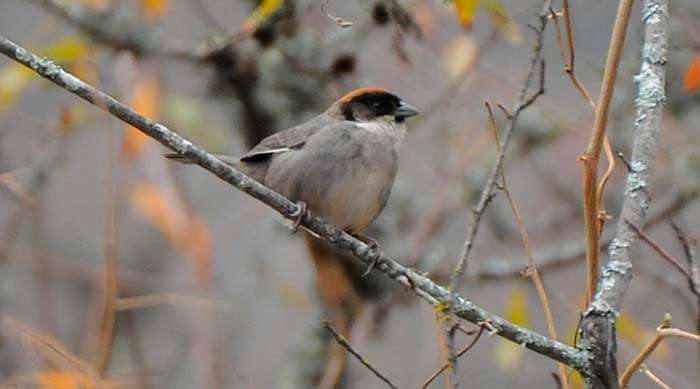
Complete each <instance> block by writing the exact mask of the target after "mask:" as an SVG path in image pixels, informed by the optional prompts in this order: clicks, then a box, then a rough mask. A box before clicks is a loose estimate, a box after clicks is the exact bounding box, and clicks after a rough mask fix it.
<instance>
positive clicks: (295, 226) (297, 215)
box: [289, 201, 309, 234]
mask: <svg viewBox="0 0 700 389" xmlns="http://www.w3.org/2000/svg"><path fill="white" fill-rule="evenodd" d="M296 204H297V207H298V208H297V210H296V211H295V212H294V213H292V214H290V215H289V219H290V220H291V221H292V227H291V228H292V234H294V233H296V232H297V231H299V227H300V226H301V222H302V221H303V220H304V216H306V213H307V212H308V210H309V208H308V206H307V205H306V203H305V202H303V201H297V202H296Z"/></svg>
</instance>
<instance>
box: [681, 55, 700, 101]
mask: <svg viewBox="0 0 700 389" xmlns="http://www.w3.org/2000/svg"><path fill="white" fill-rule="evenodd" d="M683 89H685V91H686V92H688V93H695V92H697V91H698V90H700V55H695V56H693V59H691V60H690V64H689V65H688V69H687V70H686V71H685V75H684V76H683Z"/></svg>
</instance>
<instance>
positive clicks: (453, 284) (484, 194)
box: [450, 0, 550, 290]
mask: <svg viewBox="0 0 700 389" xmlns="http://www.w3.org/2000/svg"><path fill="white" fill-rule="evenodd" d="M549 8H550V1H549V0H544V1H543V2H542V9H541V11H540V14H539V27H538V28H536V29H535V42H534V44H533V46H532V56H531V58H530V66H529V69H528V72H527V75H526V76H525V80H524V82H523V85H522V88H521V89H520V93H519V94H518V98H517V100H516V102H515V104H514V106H513V110H512V114H509V115H508V116H509V118H508V120H509V121H508V126H507V127H506V130H505V132H504V134H503V140H502V143H501V145H500V152H499V153H498V156H497V158H496V162H495V163H494V165H493V167H492V168H491V172H490V173H489V176H488V179H487V180H486V184H485V185H484V188H483V189H482V191H481V195H480V196H479V202H478V203H477V205H476V207H475V208H474V210H473V211H472V213H473V220H472V223H471V225H470V226H469V229H468V231H467V238H466V240H465V241H464V245H463V246H462V250H461V252H460V255H459V260H458V262H457V264H456V265H455V267H454V269H453V271H452V276H451V280H450V290H456V289H458V288H459V285H460V283H461V282H462V279H463V278H464V273H465V271H466V268H467V263H468V260H469V254H470V253H471V251H472V248H473V246H474V239H475V238H476V235H477V233H478V232H479V224H480V223H481V219H482V217H483V215H484V212H485V211H486V207H487V206H488V205H489V204H490V203H491V200H492V199H493V196H494V195H495V190H496V182H497V180H498V174H499V171H500V168H501V164H502V163H503V160H504V159H505V153H506V150H507V149H508V145H509V144H510V139H511V137H512V134H513V130H514V129H515V126H516V124H517V122H518V116H519V115H520V113H521V112H522V111H523V110H524V109H525V108H527V107H528V106H529V105H530V104H532V103H533V102H534V101H535V100H536V99H537V97H539V96H540V95H542V94H544V62H543V61H541V59H540V58H541V54H542V39H543V38H544V31H545V28H546V27H547V21H548V10H549ZM538 64H539V67H540V70H541V71H542V74H540V77H541V78H540V85H539V86H540V88H539V90H538V91H537V92H536V93H535V94H533V95H532V96H531V97H530V98H528V97H527V92H528V90H529V89H530V84H531V83H532V79H533V78H534V77H535V73H536V72H537V68H538Z"/></svg>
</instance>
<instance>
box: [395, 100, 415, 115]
mask: <svg viewBox="0 0 700 389" xmlns="http://www.w3.org/2000/svg"><path fill="white" fill-rule="evenodd" d="M416 115H418V111H417V110H416V109H415V108H413V107H411V106H410V105H408V104H406V103H405V102H403V101H402V102H401V105H399V106H398V108H396V109H395V110H394V117H395V118H397V119H406V118H410V117H411V116H416Z"/></svg>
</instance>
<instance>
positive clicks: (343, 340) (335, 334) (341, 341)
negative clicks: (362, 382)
mask: <svg viewBox="0 0 700 389" xmlns="http://www.w3.org/2000/svg"><path fill="white" fill-rule="evenodd" d="M323 326H324V327H326V329H327V330H328V331H329V332H330V333H331V334H333V337H334V338H335V340H336V341H337V342H338V344H340V345H341V346H343V348H345V349H346V350H348V352H349V353H350V354H352V355H353V356H354V357H355V358H357V360H358V361H360V363H361V364H363V365H364V366H365V367H366V368H368V369H369V370H370V371H371V372H372V373H374V375H376V376H377V377H379V379H380V380H382V381H384V382H385V383H386V384H387V385H388V386H389V387H390V388H395V389H396V388H398V386H396V385H394V383H393V382H391V380H389V379H388V378H386V376H384V374H382V373H381V372H380V371H379V370H377V368H376V367H374V366H372V364H371V363H369V361H368V360H367V359H365V357H363V356H362V354H360V353H359V352H357V351H356V350H355V349H354V348H353V347H352V346H351V345H350V343H349V342H348V340H347V339H346V338H345V337H344V336H343V335H341V334H340V333H338V331H336V329H335V327H334V326H333V324H331V323H330V322H327V321H325V320H324V321H323Z"/></svg>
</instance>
